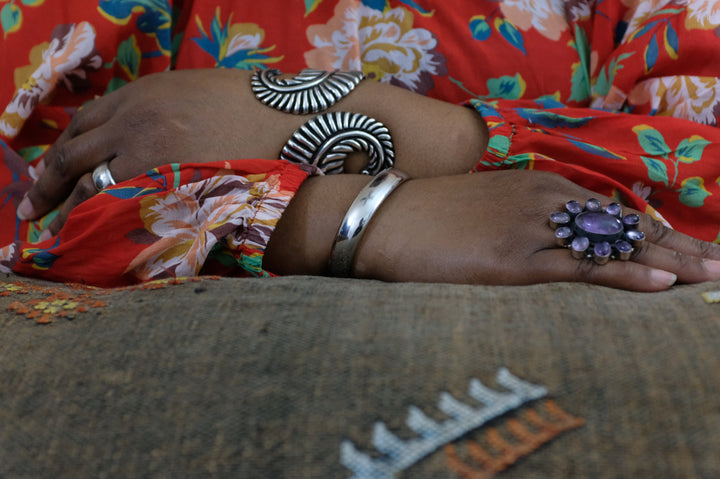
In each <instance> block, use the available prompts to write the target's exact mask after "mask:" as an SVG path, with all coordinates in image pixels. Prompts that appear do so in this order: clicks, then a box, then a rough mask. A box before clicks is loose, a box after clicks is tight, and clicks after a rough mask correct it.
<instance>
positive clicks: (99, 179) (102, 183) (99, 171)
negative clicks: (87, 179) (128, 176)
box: [92, 161, 115, 192]
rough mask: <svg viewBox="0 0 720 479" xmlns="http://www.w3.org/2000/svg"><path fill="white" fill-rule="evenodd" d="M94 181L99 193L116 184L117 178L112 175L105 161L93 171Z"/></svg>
mask: <svg viewBox="0 0 720 479" xmlns="http://www.w3.org/2000/svg"><path fill="white" fill-rule="evenodd" d="M92 180H93V184H94V185H95V188H96V189H97V190H98V192H100V191H102V190H104V189H105V188H107V187H109V186H112V185H114V184H115V178H113V176H112V173H110V168H109V167H108V162H107V161H103V162H102V163H100V164H99V165H98V166H97V167H96V168H95V169H94V170H93V172H92Z"/></svg>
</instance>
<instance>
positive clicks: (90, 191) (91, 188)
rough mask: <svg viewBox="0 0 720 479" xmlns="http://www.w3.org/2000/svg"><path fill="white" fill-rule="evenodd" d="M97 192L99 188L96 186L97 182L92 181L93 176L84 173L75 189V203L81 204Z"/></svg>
mask: <svg viewBox="0 0 720 479" xmlns="http://www.w3.org/2000/svg"><path fill="white" fill-rule="evenodd" d="M96 194H97V189H96V188H95V184H94V183H93V181H92V178H91V176H90V175H84V176H83V177H82V178H80V180H79V181H78V183H77V185H75V189H74V190H73V193H72V196H73V200H74V201H73V202H72V204H73V205H75V206H76V205H79V204H80V203H82V202H83V201H86V200H89V199H90V198H92V197H93V196H95V195H96Z"/></svg>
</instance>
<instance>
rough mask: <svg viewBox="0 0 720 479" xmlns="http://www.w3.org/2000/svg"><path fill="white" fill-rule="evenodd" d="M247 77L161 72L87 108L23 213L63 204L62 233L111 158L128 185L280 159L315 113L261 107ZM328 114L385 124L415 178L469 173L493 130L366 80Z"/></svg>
mask: <svg viewBox="0 0 720 479" xmlns="http://www.w3.org/2000/svg"><path fill="white" fill-rule="evenodd" d="M250 76H251V72H248V71H241V70H221V69H218V70H183V71H173V72H167V73H160V74H155V75H150V76H147V77H143V78H140V79H139V80H137V81H135V82H132V83H130V84H128V85H126V86H124V87H122V88H120V89H119V90H117V91H115V92H113V93H111V94H109V95H107V96H105V97H102V98H99V99H97V100H95V101H93V102H92V103H90V104H88V105H87V106H85V107H84V108H83V109H82V110H80V111H79V112H78V113H77V114H76V115H75V116H74V117H73V120H72V121H71V123H70V125H69V127H68V128H67V130H65V131H64V132H63V133H62V135H61V136H60V138H59V139H58V141H57V142H56V143H55V144H54V145H53V146H52V147H51V148H50V149H49V150H48V152H47V153H46V154H45V156H44V158H43V161H42V163H41V165H40V166H39V171H41V174H40V177H39V179H38V181H37V183H36V184H35V185H34V186H33V188H32V189H31V190H30V192H29V193H28V196H27V197H26V199H25V200H24V201H23V202H22V203H21V205H20V206H19V208H18V216H20V218H22V219H31V220H32V219H37V218H39V217H41V216H42V215H44V214H46V213H48V212H49V211H51V210H52V209H53V208H55V207H56V206H57V205H58V204H60V203H62V202H64V204H63V205H62V207H61V208H60V210H59V214H58V216H57V217H56V219H55V220H54V221H53V222H52V223H51V224H50V226H49V228H48V231H46V232H45V233H44V237H41V239H46V238H47V237H49V236H50V235H53V234H56V233H57V232H58V231H59V230H60V228H61V227H62V225H63V224H64V223H65V220H66V218H67V215H68V214H69V213H70V211H71V210H72V209H73V208H74V207H76V206H77V205H78V204H80V203H81V202H82V201H85V200H86V199H88V198H89V197H91V196H93V195H95V194H96V193H97V191H96V189H95V186H94V185H93V182H92V171H93V170H94V169H95V168H96V167H97V166H98V165H100V164H101V163H102V162H104V161H109V169H110V172H111V174H112V176H113V178H114V179H115V180H116V181H117V182H121V181H124V180H128V179H131V178H134V177H135V176H137V175H139V174H142V173H144V172H145V171H147V170H149V169H151V168H154V167H157V166H160V165H164V164H168V163H184V162H210V161H218V160H229V159H241V158H267V159H277V158H278V157H279V153H280V150H281V149H282V147H283V146H284V145H285V143H286V142H287V140H288V139H289V138H290V136H291V135H292V134H293V132H294V131H295V130H297V129H298V128H299V127H300V126H301V125H302V124H303V123H305V122H306V121H308V119H310V118H311V117H312V115H292V114H288V113H282V112H279V111H276V110H274V109H272V108H270V107H267V106H265V105H263V104H262V103H261V102H260V101H258V100H257V99H256V98H255V96H254V95H253V93H252V91H251V89H250ZM329 111H350V112H356V113H361V114H363V115H367V116H370V117H373V118H375V119H376V120H378V121H380V122H382V123H384V124H385V125H386V126H387V127H388V128H389V129H390V131H391V133H392V135H393V140H394V144H395V151H396V165H397V166H398V167H399V168H402V169H403V170H404V171H406V172H407V173H408V174H410V175H411V176H413V177H423V176H435V175H440V174H457V173H464V172H467V171H469V170H470V169H471V168H472V167H473V166H474V165H475V163H476V162H477V160H478V159H479V158H480V156H481V155H482V153H483V152H484V150H485V142H486V137H487V133H486V131H487V130H486V127H485V124H484V122H483V121H482V119H481V118H480V117H479V115H478V114H477V113H475V112H474V111H472V110H470V109H468V108H464V107H459V106H456V105H451V104H448V103H444V102H441V101H439V100H433V99H430V98H426V97H423V96H420V95H417V94H414V93H411V92H409V91H406V90H402V89H400V88H397V87H392V86H389V85H383V84H379V83H376V82H373V81H369V80H368V81H363V82H361V83H360V85H358V87H357V88H356V89H355V90H354V91H353V92H352V93H350V94H349V95H348V96H347V97H345V98H344V99H342V100H341V101H339V102H338V103H337V104H335V105H334V106H333V107H332V108H330V110H329ZM439 159H441V160H439ZM357 170H359V168H357ZM350 171H353V170H352V168H351V169H350Z"/></svg>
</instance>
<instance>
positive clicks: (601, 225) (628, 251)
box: [550, 198, 645, 264]
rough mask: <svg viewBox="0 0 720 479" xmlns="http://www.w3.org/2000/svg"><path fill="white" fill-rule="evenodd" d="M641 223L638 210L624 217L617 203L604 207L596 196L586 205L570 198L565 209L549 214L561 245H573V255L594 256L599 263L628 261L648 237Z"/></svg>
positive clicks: (577, 256) (570, 246)
mask: <svg viewBox="0 0 720 479" xmlns="http://www.w3.org/2000/svg"><path fill="white" fill-rule="evenodd" d="M639 223H640V217H639V216H638V215H636V214H635V213H631V214H629V215H625V216H623V215H622V207H621V206H620V205H619V204H618V203H610V204H609V205H608V206H607V207H603V205H602V203H600V200H597V199H595V198H591V199H589V200H587V202H586V203H585V206H583V205H581V204H580V203H578V202H577V201H575V200H572V201H568V202H567V203H566V204H565V211H556V212H554V213H553V214H551V215H550V226H552V227H553V228H554V229H555V238H556V240H557V243H558V245H559V246H563V247H565V248H570V250H572V255H573V257H574V258H577V259H582V258H592V259H593V260H594V261H595V262H596V263H597V264H605V263H607V262H608V261H610V260H611V259H619V260H622V261H627V260H629V259H630V256H631V255H632V253H633V251H634V250H635V248H638V247H639V246H640V245H641V244H642V242H643V241H644V240H645V233H643V232H642V231H638V224H639Z"/></svg>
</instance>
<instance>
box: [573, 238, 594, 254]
mask: <svg viewBox="0 0 720 479" xmlns="http://www.w3.org/2000/svg"><path fill="white" fill-rule="evenodd" d="M589 246H590V240H589V239H588V238H586V237H585V236H577V237H575V238H574V239H573V240H572V249H573V250H574V251H577V252H578V253H580V252H583V251H587V249H588V247H589Z"/></svg>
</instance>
